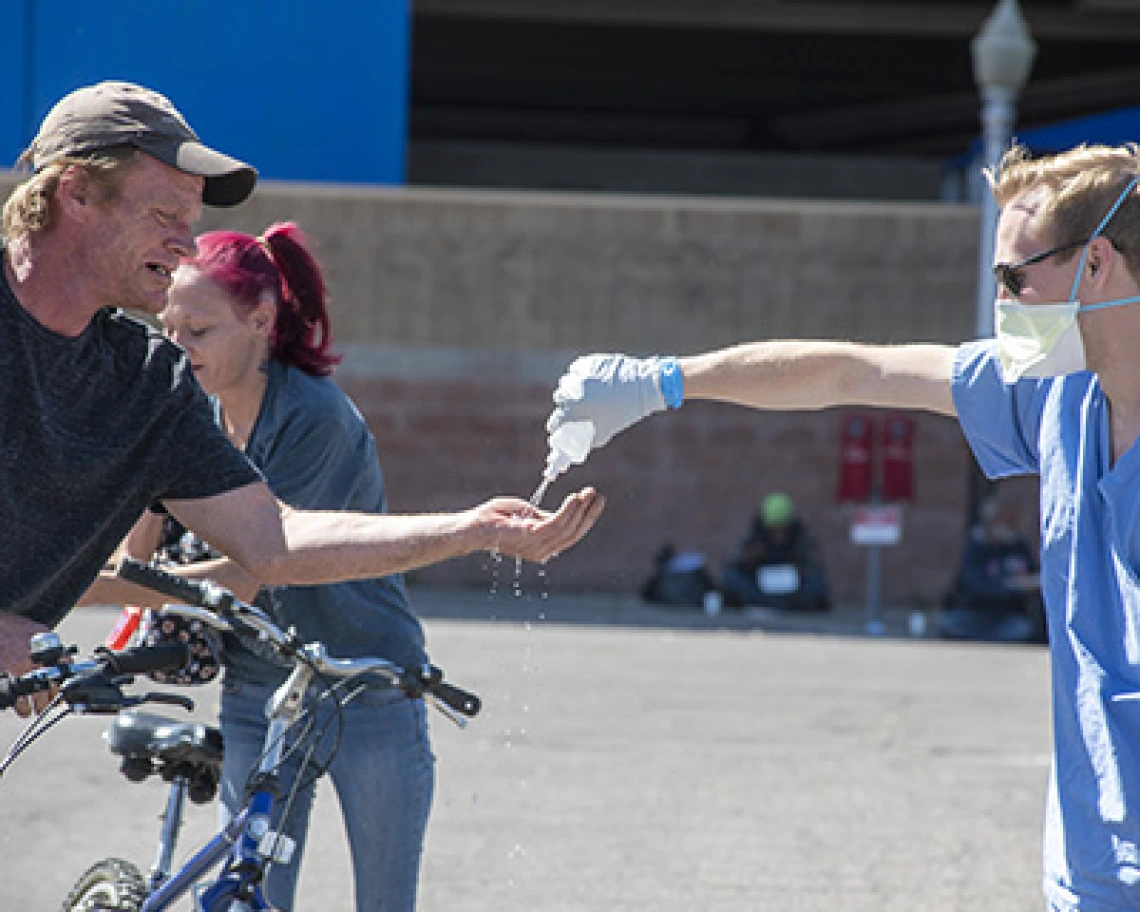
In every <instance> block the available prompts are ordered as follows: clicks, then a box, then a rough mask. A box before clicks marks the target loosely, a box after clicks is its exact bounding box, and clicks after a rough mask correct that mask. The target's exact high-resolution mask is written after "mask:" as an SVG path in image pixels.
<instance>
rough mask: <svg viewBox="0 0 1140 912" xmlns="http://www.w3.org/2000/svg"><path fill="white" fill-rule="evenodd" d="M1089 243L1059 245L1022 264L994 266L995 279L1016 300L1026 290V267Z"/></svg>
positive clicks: (1027, 259) (1029, 257)
mask: <svg viewBox="0 0 1140 912" xmlns="http://www.w3.org/2000/svg"><path fill="white" fill-rule="evenodd" d="M1087 243H1088V239H1085V240H1083V241H1071V242H1070V243H1068V244H1059V245H1057V246H1056V247H1050V248H1049V249H1048V250H1042V251H1041V252H1040V253H1035V254H1033V256H1027V257H1026V258H1025V259H1024V260H1022V261H1021V262H1020V263H997V264H995V265H994V278H995V279H997V280H998V282H999V283H1000V284H1001V286H1002V288H1004V289H1005V290H1006V291H1008V292H1009V293H1010V294H1011V295H1013V296H1014V297H1015V298H1017V297H1020V296H1021V292H1022V291H1023V290H1024V289H1025V272H1024V269H1025V267H1026V266H1032V265H1033V264H1034V263H1040V262H1041V261H1042V260H1047V259H1049V257H1051V256H1055V255H1057V254H1058V253H1064V252H1065V251H1066V250H1073V249H1074V248H1076V247H1084V246H1085V244H1087Z"/></svg>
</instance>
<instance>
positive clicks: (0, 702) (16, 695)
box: [0, 675, 27, 709]
mask: <svg viewBox="0 0 1140 912" xmlns="http://www.w3.org/2000/svg"><path fill="white" fill-rule="evenodd" d="M22 684H23V682H22V681H21V680H20V679H19V678H13V677H12V676H10V675H4V676H3V677H2V678H0V709H11V708H12V707H13V706H15V705H16V701H17V700H18V699H20V697H22V696H24V694H25V693H27V689H26V687H22V686H21V685H22Z"/></svg>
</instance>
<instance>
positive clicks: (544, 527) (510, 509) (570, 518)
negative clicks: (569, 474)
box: [475, 488, 606, 564]
mask: <svg viewBox="0 0 1140 912" xmlns="http://www.w3.org/2000/svg"><path fill="white" fill-rule="evenodd" d="M605 504H606V499H605V498H604V497H603V496H602V495H601V494H599V493H598V492H597V491H595V490H594V489H593V488H583V489H582V490H581V491H578V492H576V493H574V494H570V495H569V496H567V497H566V499H565V500H564V501H562V506H561V507H559V508H558V511H557V512H555V513H550V512H548V511H546V510H542V509H540V508H538V507H536V506H534V505H533V504H530V503H528V502H527V501H525V500H521V499H519V498H517V497H496V498H494V499H493V500H489V501H487V502H486V503H484V504H481V505H480V506H478V507H476V508H475V514H476V522H477V523H478V524H479V525H481V526H482V527H483V528H485V529H486V530H487V532H488V534H489V537H490V545H489V550H493V551H498V552H499V553H500V554H504V555H506V556H507V557H517V558H522V559H523V560H527V561H533V562H535V563H540V564H541V563H546V561H548V560H550V558H552V557H555V556H556V555H558V554H560V553H562V552H563V551H565V550H566V549H567V548H569V547H571V546H572V545H574V544H576V543H577V542H578V541H579V540H580V539H581V538H582V537H583V536H584V535H585V534H586V533H587V532H589V531H590V528H591V527H592V526H593V525H594V523H595V522H597V521H598V517H599V516H601V514H602V510H603V509H604V508H605Z"/></svg>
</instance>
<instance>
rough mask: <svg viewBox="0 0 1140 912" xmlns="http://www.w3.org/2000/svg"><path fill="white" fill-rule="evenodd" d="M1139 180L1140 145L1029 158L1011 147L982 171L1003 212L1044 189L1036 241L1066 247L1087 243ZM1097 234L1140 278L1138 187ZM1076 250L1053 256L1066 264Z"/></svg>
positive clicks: (1023, 150)
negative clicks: (1017, 201)
mask: <svg viewBox="0 0 1140 912" xmlns="http://www.w3.org/2000/svg"><path fill="white" fill-rule="evenodd" d="M1138 175H1140V146H1137V145H1136V144H1135V143H1127V144H1125V145H1123V146H1100V145H1080V146H1077V147H1075V148H1073V149H1069V150H1068V151H1066V152H1061V153H1059V154H1057V155H1047V156H1042V157H1040V158H1034V157H1033V156H1032V154H1031V153H1030V152H1029V150H1028V149H1026V148H1025V147H1024V146H1019V145H1015V146H1013V147H1012V148H1011V149H1009V151H1007V152H1006V153H1005V155H1003V156H1002V159H1001V161H1000V162H999V163H998V166H997V168H995V169H988V170H987V171H986V179H987V180H988V181H989V184H990V189H991V190H992V191H993V195H994V200H995V201H996V202H997V204H998V206H999V207H1004V206H1005V205H1006V204H1008V203H1009V202H1010V201H1011V200H1014V199H1016V198H1017V197H1019V196H1021V195H1022V194H1024V193H1027V192H1031V191H1037V190H1044V191H1045V192H1044V194H1043V195H1042V201H1041V205H1040V206H1039V208H1038V210H1037V213H1036V215H1035V216H1034V225H1035V227H1036V230H1037V234H1038V237H1039V239H1040V240H1041V241H1042V242H1043V243H1046V244H1066V243H1069V242H1071V241H1083V240H1086V239H1087V238H1089V237H1090V236H1091V235H1092V233H1093V232H1094V231H1095V230H1096V227H1097V225H1099V224H1100V221H1101V219H1103V218H1104V217H1105V215H1107V214H1108V211H1109V210H1110V209H1111V208H1112V205H1113V203H1115V202H1116V200H1117V199H1118V198H1119V197H1120V194H1121V193H1123V192H1124V188H1125V187H1127V186H1128V182H1129V181H1131V180H1133V179H1134V178H1135V177H1137V176H1138ZM1101 234H1102V235H1103V236H1104V237H1106V238H1108V239H1109V240H1110V241H1112V243H1113V246H1114V247H1116V249H1117V250H1119V251H1120V252H1121V253H1122V254H1123V255H1124V260H1125V262H1126V263H1127V264H1128V269H1129V271H1130V272H1131V273H1132V275H1133V277H1136V278H1137V279H1140V188H1138V187H1133V188H1132V189H1131V190H1130V191H1129V193H1128V196H1127V197H1126V198H1125V199H1124V201H1123V202H1122V203H1121V204H1120V207H1119V208H1118V209H1117V210H1116V213H1115V214H1114V215H1113V217H1112V218H1111V219H1110V220H1109V222H1108V224H1107V225H1105V227H1104V229H1103V230H1102V231H1101ZM1076 252H1077V251H1076V250H1073V251H1068V252H1065V253H1064V254H1058V257H1059V258H1061V259H1065V258H1066V257H1072V256H1075V255H1076Z"/></svg>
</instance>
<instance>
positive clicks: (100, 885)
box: [61, 858, 146, 912]
mask: <svg viewBox="0 0 1140 912" xmlns="http://www.w3.org/2000/svg"><path fill="white" fill-rule="evenodd" d="M145 901H146V881H145V880H143V876H142V874H141V873H139V869H138V868H136V867H135V866H134V865H133V864H131V863H130V862H129V861H123V860H122V859H121V858H105V859H104V860H103V861H100V862H96V863H95V864H93V865H92V866H91V867H90V868H88V869H87V870H86V871H85V872H84V874H83V876H82V877H80V878H79V880H77V881H76V882H75V886H74V887H72V888H71V892H70V893H68V894H67V899H65V900H64V902H63V907H62V910H61V912H139V910H140V909H141V908H142V905H143V903H144V902H145Z"/></svg>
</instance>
